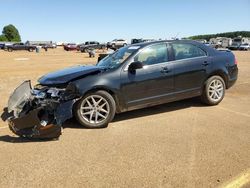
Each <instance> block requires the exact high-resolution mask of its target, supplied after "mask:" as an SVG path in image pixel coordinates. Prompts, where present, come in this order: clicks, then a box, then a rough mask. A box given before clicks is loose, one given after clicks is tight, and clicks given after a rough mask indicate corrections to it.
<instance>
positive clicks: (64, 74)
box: [38, 66, 102, 85]
mask: <svg viewBox="0 0 250 188" xmlns="http://www.w3.org/2000/svg"><path fill="white" fill-rule="evenodd" d="M101 70H102V68H101V67H97V66H75V67H69V68H66V69H63V70H59V71H56V72H52V73H48V74H46V75H44V76H42V77H41V78H40V79H39V80H38V82H39V83H40V84H42V85H61V84H66V83H68V82H70V81H72V80H75V79H77V78H81V77H85V76H88V75H90V74H97V73H100V72H101Z"/></svg>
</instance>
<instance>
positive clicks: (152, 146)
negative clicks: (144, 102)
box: [0, 48, 250, 188]
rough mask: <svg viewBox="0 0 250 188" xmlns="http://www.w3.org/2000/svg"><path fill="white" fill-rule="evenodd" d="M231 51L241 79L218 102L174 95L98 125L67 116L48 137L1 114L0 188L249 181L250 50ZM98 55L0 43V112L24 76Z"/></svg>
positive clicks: (241, 183)
mask: <svg viewBox="0 0 250 188" xmlns="http://www.w3.org/2000/svg"><path fill="white" fill-rule="evenodd" d="M235 55H236V57H237V60H238V66H239V78H238V81H237V83H236V85H234V87H232V88H231V89H229V90H227V92H226V96H225V98H224V100H223V102H222V103H221V104H220V105H218V106H214V107H207V106H204V105H202V104H201V103H200V102H199V100H198V99H189V100H184V101H180V102H174V103H170V104H165V105H160V106H156V107H152V108H147V109H142V110H136V111H131V112H127V113H123V114H120V115H117V116H116V118H115V119H114V121H113V122H112V123H111V124H110V125H109V127H108V128H107V129H100V130H88V129H84V128H82V127H80V126H79V125H78V124H77V122H76V121H75V120H70V121H67V122H66V123H65V125H64V127H65V128H64V133H63V135H62V136H61V137H60V139H59V140H58V141H48V142H32V141H28V140H24V139H21V138H18V137H16V136H15V135H13V134H12V133H11V132H10V131H9V129H8V128H7V127H6V126H7V124H6V122H3V121H2V120H0V152H1V154H0V187H181V188H183V187H220V186H222V187H225V186H233V187H240V186H244V187H250V183H249V181H250V51H248V52H235ZM96 59H97V58H94V59H90V58H88V54H83V53H78V52H65V51H63V49H62V48H58V49H55V50H49V51H48V52H44V51H42V52H41V53H35V52H32V53H31V52H25V51H22V52H21V51H20V52H5V51H2V50H1V51H0V83H1V84H0V113H2V109H3V108H4V107H5V106H6V103H7V100H8V97H9V95H10V93H11V92H12V91H13V90H14V89H15V88H16V86H17V85H19V84H20V83H21V82H22V81H24V80H27V79H31V80H32V83H33V84H35V83H36V80H37V79H38V78H39V76H41V75H43V74H44V73H47V72H49V71H53V70H57V69H61V68H64V67H67V66H72V65H76V64H89V63H90V64H93V63H94V62H95V61H96Z"/></svg>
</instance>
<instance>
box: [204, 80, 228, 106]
mask: <svg viewBox="0 0 250 188" xmlns="http://www.w3.org/2000/svg"><path fill="white" fill-rule="evenodd" d="M225 91H226V85H225V81H224V80H223V78H222V77H220V76H212V77H210V78H208V80H207V81H206V82H205V86H204V89H203V92H202V95H201V100H202V102H204V103H205V104H207V105H210V106H214V105H217V104H219V103H220V102H221V101H222V100H223V98H224V96H225Z"/></svg>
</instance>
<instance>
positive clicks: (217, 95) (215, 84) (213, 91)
mask: <svg viewBox="0 0 250 188" xmlns="http://www.w3.org/2000/svg"><path fill="white" fill-rule="evenodd" d="M223 95H224V85H223V83H222V81H221V80H219V79H215V80H213V81H212V82H211V83H210V84H209V86H208V96H209V98H210V100H211V101H213V102H217V101H219V100H220V99H221V98H222V97H223Z"/></svg>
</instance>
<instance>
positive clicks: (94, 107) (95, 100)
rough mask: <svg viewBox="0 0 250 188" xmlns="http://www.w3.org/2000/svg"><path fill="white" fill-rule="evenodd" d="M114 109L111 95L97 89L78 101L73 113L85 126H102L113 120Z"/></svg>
mask: <svg viewBox="0 0 250 188" xmlns="http://www.w3.org/2000/svg"><path fill="white" fill-rule="evenodd" d="M115 111H116V105H115V101H114V99H113V97H112V96H111V95H110V94H109V93H108V92H106V91H97V92H94V93H89V94H87V95H86V96H84V97H83V98H82V99H81V100H80V101H78V103H77V105H76V109H75V115H76V119H77V120H78V122H79V123H80V124H81V125H83V126H84V127H86V128H104V127H107V126H108V124H109V122H111V121H112V120H113V118H114V115H115Z"/></svg>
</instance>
